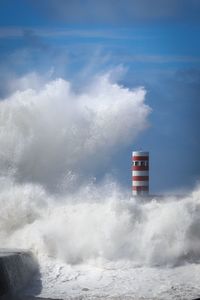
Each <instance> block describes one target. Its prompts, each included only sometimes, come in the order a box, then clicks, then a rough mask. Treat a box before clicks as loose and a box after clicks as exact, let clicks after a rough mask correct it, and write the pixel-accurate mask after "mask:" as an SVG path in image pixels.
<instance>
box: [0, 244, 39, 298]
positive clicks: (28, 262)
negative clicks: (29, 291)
mask: <svg viewBox="0 0 200 300" xmlns="http://www.w3.org/2000/svg"><path fill="white" fill-rule="evenodd" d="M37 270H38V265H37V262H36V260H35V259H34V257H33V255H32V253H31V252H29V251H24V250H17V249H0V299H11V297H12V296H14V295H17V293H18V292H19V291H20V290H22V289H23V288H24V287H25V286H26V285H27V283H28V282H29V281H30V280H31V278H32V276H33V274H34V273H35V272H36V271H37Z"/></svg>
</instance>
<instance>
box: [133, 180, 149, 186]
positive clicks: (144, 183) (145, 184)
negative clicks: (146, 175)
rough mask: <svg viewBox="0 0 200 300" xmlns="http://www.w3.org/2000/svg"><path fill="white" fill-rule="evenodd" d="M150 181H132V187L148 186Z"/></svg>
mask: <svg viewBox="0 0 200 300" xmlns="http://www.w3.org/2000/svg"><path fill="white" fill-rule="evenodd" d="M148 185H149V181H135V180H134V181H132V186H148Z"/></svg>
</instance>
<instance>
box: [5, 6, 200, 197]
mask: <svg viewBox="0 0 200 300" xmlns="http://www.w3.org/2000/svg"><path fill="white" fill-rule="evenodd" d="M0 7H1V9H0V46H1V47H0V67H1V74H0V82H1V83H0V95H1V97H3V96H5V95H6V94H7V93H8V88H7V82H8V80H9V78H10V77H11V76H21V75H23V74H25V73H28V72H33V71H35V72H39V73H41V74H43V73H45V72H48V71H49V70H50V69H51V68H53V69H54V74H55V76H61V77H65V78H70V79H71V80H72V81H73V83H74V86H75V88H79V85H83V84H84V83H85V81H89V80H90V79H91V77H92V76H93V75H94V74H95V73H96V72H103V71H106V70H109V69H110V68H114V67H116V66H119V65H122V66H123V67H124V68H125V69H126V73H125V75H124V77H123V79H121V84H123V85H125V86H127V87H130V88H132V87H134V86H138V85H139V86H144V87H145V88H146V89H147V96H146V102H147V104H149V105H150V106H151V108H152V114H151V116H150V123H151V126H150V128H149V129H148V130H146V131H145V132H144V133H143V134H141V136H140V137H139V138H138V139H137V140H136V142H135V144H134V145H133V147H132V146H130V148H127V149H124V150H123V152H121V153H118V154H116V155H115V156H114V157H113V165H114V167H116V168H117V169H118V172H117V176H118V179H119V180H120V181H121V182H122V183H123V184H124V185H127V186H128V185H129V184H130V173H129V168H130V166H129V165H130V152H131V150H132V148H134V149H137V148H142V149H144V150H149V151H150V155H151V191H152V192H153V193H156V192H162V191H166V190H178V189H183V188H191V187H193V186H194V185H195V184H196V182H197V180H199V177H200V162H199V159H198V154H199V153H200V142H199V128H200V118H199V113H200V38H199V36H200V2H199V1H198V0H174V1H172V0H168V1H167V0H140V1H136V0H124V1H122V0H118V1H117V0H116V1H114V0H107V1H106V0H102V1H100V0H94V1H92V0H86V1H81V0H79V1H77V0H71V1H70V0H66V1H64V0H58V1H56V0H48V1H47V0H41V1H29V0H26V1H25V0H24V1H22V0H18V1H10V0H1V1H0ZM83 70H84V71H83ZM83 74H84V76H83ZM134 149H133V150H134ZM116 162H117V163H116Z"/></svg>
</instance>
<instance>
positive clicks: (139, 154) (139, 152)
mask: <svg viewBox="0 0 200 300" xmlns="http://www.w3.org/2000/svg"><path fill="white" fill-rule="evenodd" d="M132 156H149V152H143V151H133V152H132Z"/></svg>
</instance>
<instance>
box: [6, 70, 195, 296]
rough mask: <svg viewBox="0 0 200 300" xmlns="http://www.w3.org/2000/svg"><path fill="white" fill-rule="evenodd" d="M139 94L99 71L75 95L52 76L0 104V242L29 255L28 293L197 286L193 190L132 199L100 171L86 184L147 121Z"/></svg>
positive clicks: (146, 291)
mask: <svg viewBox="0 0 200 300" xmlns="http://www.w3.org/2000/svg"><path fill="white" fill-rule="evenodd" d="M144 97H145V91H144V89H142V88H138V89H136V90H128V89H126V88H124V87H121V86H119V85H118V84H116V83H113V82H111V81H110V80H109V77H108V76H102V77H98V78H96V79H95V80H94V82H93V83H92V84H91V86H90V87H88V88H87V90H85V91H84V92H82V93H80V94H77V93H74V92H73V91H72V89H71V87H70V84H69V82H66V81H65V80H62V79H59V80H55V81H52V82H49V83H47V84H46V85H45V86H44V87H38V89H37V90H36V89H30V88H29V89H25V90H19V91H17V92H16V93H14V94H13V95H11V96H10V97H9V98H7V99H3V100H2V101H1V102H0V145H1V146H0V175H1V182H0V186H1V191H0V203H1V205H0V214H1V218H0V243H1V245H3V246H4V247H15V248H16V247H17V248H28V249H31V250H32V251H33V252H34V253H35V254H36V255H37V257H38V260H39V262H40V265H41V280H42V286H43V288H42V289H41V290H40V291H38V288H37V280H36V281H35V283H34V284H33V286H32V288H31V289H30V290H29V293H33V294H34V293H36V291H37V292H38V293H40V294H41V295H43V296H51V297H52V296H54V297H62V298H63V299H67V297H76V296H80V295H85V297H86V296H87V297H88V298H91V299H93V298H95V297H104V298H105V297H109V296H118V295H120V296H121V297H122V298H123V299H125V297H129V296H130V297H133V298H134V297H135V298H134V299H139V298H141V299H147V298H148V299H154V298H155V299H190V298H191V297H193V296H197V295H198V294H199V278H200V275H199V274H200V267H199V265H198V263H199V260H200V190H199V189H198V188H197V189H196V190H195V191H193V192H192V193H190V194H189V195H188V196H185V197H183V198H182V199H180V198H179V199H176V198H175V197H166V198H165V199H164V198H163V199H160V200H159V199H152V201H149V202H146V203H139V202H138V201H137V200H136V199H134V198H130V197H129V196H128V193H127V192H126V191H124V190H123V188H121V187H120V186H119V185H118V184H117V183H115V182H114V180H112V179H110V177H109V176H105V180H103V181H102V182H101V183H96V182H95V174H97V173H98V172H99V170H101V171H102V172H103V171H104V169H106V168H105V165H106V164H110V163H111V158H112V154H113V153H114V152H115V151H116V148H120V147H125V146H126V145H128V144H129V143H130V142H131V143H132V141H133V140H131V141H130V136H132V138H133V139H134V138H135V137H136V136H137V134H138V133H140V132H141V130H143V129H144V128H146V126H148V122H147V117H148V114H149V112H150V108H149V107H148V106H147V105H145V104H144ZM133 116H135V117H134V118H133ZM105 175H106V174H105ZM142 297H143V298H142ZM184 297H185V298H184ZM191 299H192V298H191Z"/></svg>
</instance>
